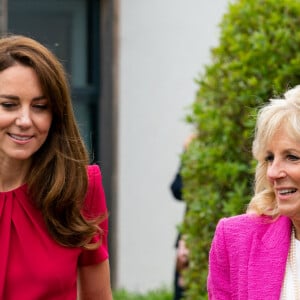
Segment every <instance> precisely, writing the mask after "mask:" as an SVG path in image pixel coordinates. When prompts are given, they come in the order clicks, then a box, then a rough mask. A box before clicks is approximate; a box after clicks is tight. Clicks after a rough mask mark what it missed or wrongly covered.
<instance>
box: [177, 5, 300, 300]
mask: <svg viewBox="0 0 300 300" xmlns="http://www.w3.org/2000/svg"><path fill="white" fill-rule="evenodd" d="M199 38H200V39H201V38H202V37H199ZM197 82H198V85H199V89H198V92H197V96H196V99H195V101H194V103H193V105H192V109H191V113H190V114H189V115H188V116H187V121H188V122H189V123H191V124H193V125H194V126H195V129H196V131H197V133H198V138H197V139H196V140H194V141H193V142H192V144H191V145H190V147H189V149H188V151H187V152H186V153H185V154H183V156H182V163H183V166H184V167H183V169H182V176H183V180H184V187H185V188H184V198H185V200H186V202H187V206H188V213H187V215H186V218H185V220H184V224H183V226H182V231H183V233H184V234H185V235H186V236H187V245H188V247H189V249H190V266H189V269H188V270H187V271H186V273H185V279H186V282H187V292H186V296H185V298H186V299H189V300H196V299H206V298H207V295H206V277H207V262H208V251H209V248H210V243H211V239H212V236H213V233H214V230H215V226H216V224H217V222H218V220H219V219H220V218H221V217H224V216H230V215H234V214H238V213H242V212H244V211H245V208H246V204H247V203H248V201H249V199H250V197H251V194H252V187H253V171H254V167H255V163H254V161H252V158H251V157H252V156H251V143H252V136H253V129H254V121H255V118H254V116H255V114H256V109H257V108H258V107H259V105H261V104H262V103H263V102H264V101H266V100H267V99H269V98H270V97H274V96H278V95H281V94H282V93H283V92H284V91H285V90H286V89H287V88H288V87H291V86H294V85H297V84H300V1H298V0H240V1H234V2H233V1H231V4H228V11H227V13H226V14H225V15H224V16H223V18H222V20H221V22H220V40H219V45H218V46H217V47H216V48H214V49H212V50H211V64H210V65H207V66H206V67H205V71H204V73H203V74H202V75H200V76H199V78H198V81H197Z"/></svg>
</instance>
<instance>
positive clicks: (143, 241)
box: [112, 0, 228, 292]
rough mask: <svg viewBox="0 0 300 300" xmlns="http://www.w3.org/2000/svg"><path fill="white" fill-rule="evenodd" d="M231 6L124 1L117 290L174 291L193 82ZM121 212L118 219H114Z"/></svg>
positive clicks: (221, 0)
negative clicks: (177, 185)
mask: <svg viewBox="0 0 300 300" xmlns="http://www.w3.org/2000/svg"><path fill="white" fill-rule="evenodd" d="M227 2H228V1H227V0H214V1H210V0H203V1H199V0H188V1H182V0H151V1H149V0H120V1H119V3H120V7H119V50H118V51H119V59H118V60H119V76H118V93H119V96H118V112H119V113H118V114H119V115H118V145H119V146H118V153H117V161H118V175H117V191H118V199H117V202H118V211H117V212H116V214H117V216H118V220H117V228H116V229H117V240H118V249H117V262H118V266H117V272H116V273H117V274H116V280H117V284H116V285H117V287H119V288H123V287H124V288H126V289H128V290H131V291H142V292H144V291H147V290H150V289H155V288H159V287H162V286H168V287H169V286H171V284H172V280H173V269H174V258H175V249H174V242H175V239H176V225H177V224H179V223H180V221H181V219H182V216H183V212H184V204H183V203H181V202H177V201H176V200H174V199H173V197H172V195H171V193H170V189H169V186H170V183H171V181H172V179H173V176H174V175H175V172H176V170H177V168H178V166H179V155H180V153H181V150H182V144H183V141H184V139H185V137H186V136H187V135H188V134H189V132H190V131H191V128H190V127H189V125H187V124H186V123H185V122H184V117H185V115H186V114H187V112H188V109H187V107H188V106H189V105H190V104H191V103H192V102H193V101H194V99H195V92H196V89H197V85H196V84H195V82H194V80H195V78H196V77H197V76H198V74H199V73H201V72H202V71H203V67H204V65H205V64H207V63H209V62H210V48H211V47H212V46H214V45H217V43H218V34H219V28H218V26H217V25H218V24H219V22H220V21H221V17H222V15H223V14H224V12H225V10H226V7H227ZM112 213H114V212H112Z"/></svg>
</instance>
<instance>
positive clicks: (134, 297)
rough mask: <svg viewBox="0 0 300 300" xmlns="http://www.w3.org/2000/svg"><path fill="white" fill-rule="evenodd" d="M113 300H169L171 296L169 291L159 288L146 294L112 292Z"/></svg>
mask: <svg viewBox="0 0 300 300" xmlns="http://www.w3.org/2000/svg"><path fill="white" fill-rule="evenodd" d="M113 298H114V300H171V299H172V294H171V292H170V291H169V290H167V289H164V288H161V289H157V290H154V291H150V292H148V293H146V294H140V293H133V292H128V291H126V290H124V289H121V290H117V291H114V292H113Z"/></svg>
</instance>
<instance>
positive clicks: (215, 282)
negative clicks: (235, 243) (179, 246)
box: [207, 219, 231, 300]
mask: <svg viewBox="0 0 300 300" xmlns="http://www.w3.org/2000/svg"><path fill="white" fill-rule="evenodd" d="M225 220H226V219H222V220H221V221H220V222H219V223H218V225H217V228H216V231H215V235H214V238H213V241H212V245H211V249H210V252H209V271H208V279H207V287H208V299H210V300H227V299H231V294H230V270H229V268H230V266H229V261H228V250H227V245H226V239H225V234H224V223H225Z"/></svg>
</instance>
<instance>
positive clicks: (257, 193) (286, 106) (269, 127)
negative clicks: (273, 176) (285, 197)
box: [247, 85, 300, 217]
mask: <svg viewBox="0 0 300 300" xmlns="http://www.w3.org/2000/svg"><path fill="white" fill-rule="evenodd" d="M283 127H284V128H285V129H287V130H286V131H287V132H288V133H289V136H290V137H291V138H293V139H296V140H298V141H300V85H298V86H296V87H294V88H293V89H290V90H289V91H287V92H286V93H285V94H284V98H283V99H270V102H269V103H268V104H266V105H265V106H263V107H262V108H261V109H260V110H259V112H258V116H257V122H256V128H255V137H254V141H253V145H252V153H253V156H254V158H255V159H256V160H257V166H256V172H255V189H254V196H253V197H252V199H251V201H250V203H249V205H248V209H247V212H248V213H256V214H258V215H268V216H272V217H277V216H278V209H277V202H276V201H275V194H274V192H273V189H272V187H271V186H270V183H269V181H268V178H267V162H266V161H265V155H266V147H267V145H268V143H269V142H270V141H271V139H272V138H273V137H274V135H275V134H276V132H277V131H278V130H280V129H281V128H283Z"/></svg>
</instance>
